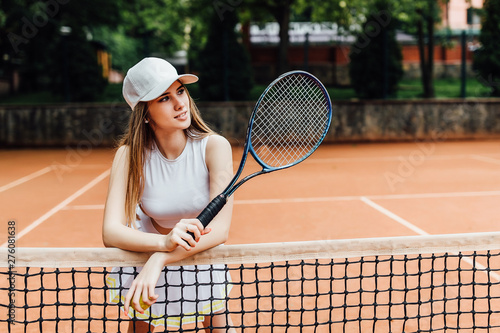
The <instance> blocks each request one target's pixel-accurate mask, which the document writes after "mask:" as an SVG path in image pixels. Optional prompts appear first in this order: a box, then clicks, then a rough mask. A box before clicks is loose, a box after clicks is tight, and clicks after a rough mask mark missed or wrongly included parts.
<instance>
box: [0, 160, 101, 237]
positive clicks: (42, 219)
mask: <svg viewBox="0 0 500 333" xmlns="http://www.w3.org/2000/svg"><path fill="white" fill-rule="evenodd" d="M110 171H111V169H108V170H106V171H104V172H103V173H101V174H100V175H99V176H97V177H96V178H94V179H93V180H92V181H90V183H88V184H87V185H85V186H84V187H82V188H81V189H79V190H78V191H76V192H75V193H73V194H72V195H70V196H69V197H67V198H66V199H64V200H63V201H62V202H61V203H59V204H58V205H57V206H55V207H54V208H52V209H51V210H49V211H48V212H47V213H45V214H44V215H42V216H41V217H39V218H38V219H36V220H35V221H34V222H32V223H31V224H30V225H29V226H27V227H26V228H24V229H23V230H21V232H19V233H18V234H17V235H16V238H17V239H19V238H21V237H23V236H24V235H26V234H27V233H28V232H30V231H31V230H33V229H35V228H36V227H38V226H39V225H40V224H42V223H43V222H45V221H46V220H47V219H48V218H50V217H51V216H52V215H54V214H55V213H57V212H58V211H60V210H61V209H63V208H64V207H66V206H67V205H68V204H69V203H70V202H71V201H73V200H75V199H76V198H78V197H79V196H80V195H82V194H83V193H85V192H87V191H88V190H90V189H91V188H92V187H93V186H95V185H96V184H97V183H99V182H100V181H101V180H103V179H104V178H106V177H107V176H108V175H109V173H110ZM6 246H7V242H5V243H3V244H2V245H0V247H6Z"/></svg>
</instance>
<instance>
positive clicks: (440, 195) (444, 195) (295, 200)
mask: <svg viewBox="0 0 500 333" xmlns="http://www.w3.org/2000/svg"><path fill="white" fill-rule="evenodd" d="M488 196H500V191H482V192H448V193H447V192H443V193H415V194H381V195H365V196H344V197H342V196H338V197H312V198H287V199H249V200H235V201H234V204H236V205H258V204H281V203H301V202H330V201H356V200H360V198H361V197H365V198H370V199H379V200H380V199H419V198H420V199H422V198H423V199H425V198H456V197H488Z"/></svg>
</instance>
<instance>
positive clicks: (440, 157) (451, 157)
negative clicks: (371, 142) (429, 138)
mask: <svg viewBox="0 0 500 333" xmlns="http://www.w3.org/2000/svg"><path fill="white" fill-rule="evenodd" d="M410 155H411V153H402V154H400V155H397V156H378V157H338V158H335V157H334V158H314V157H312V158H310V159H308V160H307V163H332V162H377V161H381V162H382V161H401V159H408V157H409V156H410ZM491 155H493V154H491ZM473 156H477V155H470V154H467V155H466V154H461V155H437V156H435V155H424V156H421V158H422V159H423V160H438V161H440V160H443V161H447V160H463V159H468V158H474V157H473ZM479 157H481V156H479ZM419 158H420V156H419ZM486 158H487V157H486Z"/></svg>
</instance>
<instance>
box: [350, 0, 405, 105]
mask: <svg viewBox="0 0 500 333" xmlns="http://www.w3.org/2000/svg"><path fill="white" fill-rule="evenodd" d="M389 12H390V8H389V1H388V0H377V1H376V3H375V5H374V10H373V12H372V13H371V14H369V15H368V17H367V20H366V22H365V23H364V24H363V29H362V32H361V33H359V34H358V37H357V42H356V43H355V44H354V45H357V46H358V47H354V46H353V47H352V48H351V53H350V55H349V57H350V59H351V62H350V64H349V74H350V77H351V83H352V86H353V87H354V90H355V91H356V93H357V95H358V96H359V97H361V98H386V97H388V96H391V95H394V94H395V93H396V91H397V86H398V82H399V80H400V79H401V78H402V76H403V66H402V58H403V56H402V53H401V48H400V46H399V45H398V43H397V41H396V26H397V22H396V20H395V19H394V18H391V16H390V15H389ZM361 46H363V47H361Z"/></svg>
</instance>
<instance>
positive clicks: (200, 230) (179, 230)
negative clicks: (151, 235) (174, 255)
mask: <svg viewBox="0 0 500 333" xmlns="http://www.w3.org/2000/svg"><path fill="white" fill-rule="evenodd" d="M210 231H211V229H210V228H204V227H203V224H201V222H200V220H198V219H182V220H180V221H179V222H178V223H177V224H176V225H175V227H174V228H173V229H172V230H171V231H170V233H169V234H168V235H167V237H166V241H165V248H166V251H167V252H171V251H173V250H174V249H175V248H177V247H178V246H180V247H182V248H183V249H185V250H186V251H190V250H191V248H193V247H195V246H196V243H197V242H198V241H199V240H200V237H201V236H203V235H206V234H208V233H209V232H210ZM188 232H191V233H192V234H193V235H194V239H193V237H191V235H190V234H189V233H188Z"/></svg>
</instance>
